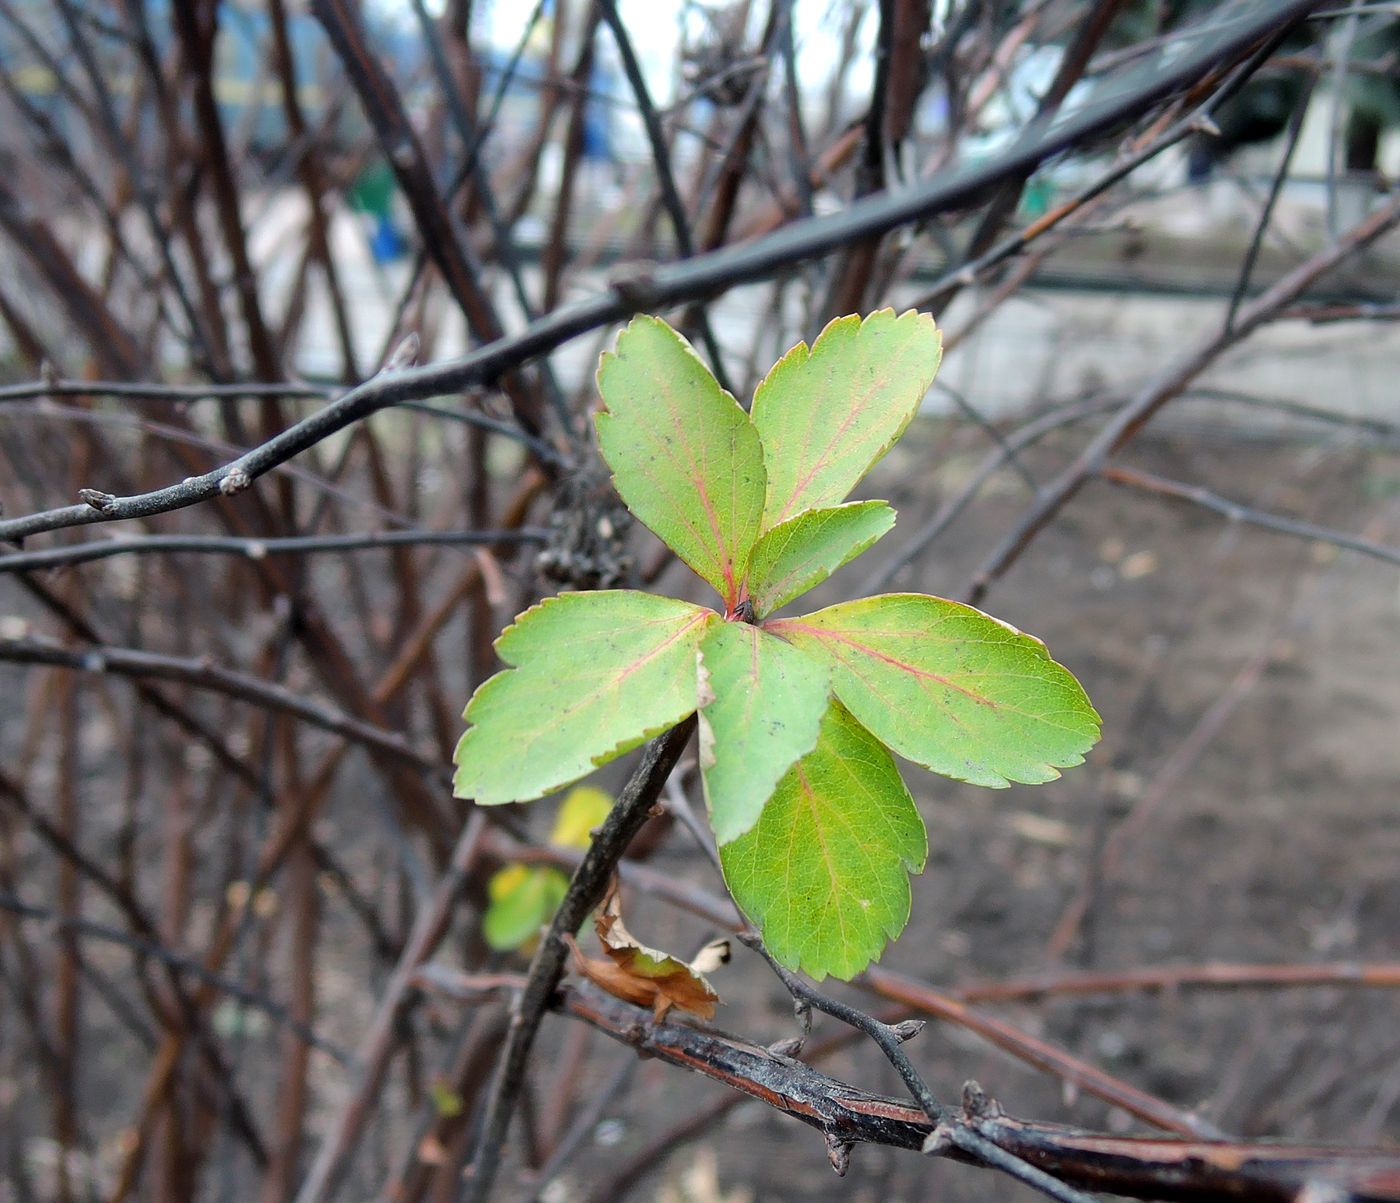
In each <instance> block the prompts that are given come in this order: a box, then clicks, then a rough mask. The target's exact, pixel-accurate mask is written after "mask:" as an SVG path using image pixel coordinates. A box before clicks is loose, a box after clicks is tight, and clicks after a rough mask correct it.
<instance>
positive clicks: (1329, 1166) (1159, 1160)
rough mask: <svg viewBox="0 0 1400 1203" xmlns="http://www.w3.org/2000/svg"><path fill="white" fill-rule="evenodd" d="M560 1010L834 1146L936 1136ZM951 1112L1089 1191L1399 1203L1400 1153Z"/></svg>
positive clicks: (830, 1093)
mask: <svg viewBox="0 0 1400 1203" xmlns="http://www.w3.org/2000/svg"><path fill="white" fill-rule="evenodd" d="M452 976H453V974H452V971H450V970H446V971H442V972H438V973H435V974H434V976H433V983H432V984H433V986H434V987H435V988H437V989H440V990H443V991H444V992H446V993H449V994H450V993H452ZM469 997H470V996H469ZM551 1006H552V1007H553V1009H555V1010H557V1011H559V1012H561V1013H562V1014H565V1015H568V1016H570V1017H571V1018H575V1019H580V1020H582V1021H584V1022H585V1023H588V1024H591V1025H592V1026H593V1027H595V1028H597V1029H598V1030H599V1031H601V1032H604V1033H605V1034H607V1035H608V1036H611V1037H612V1038H613V1039H615V1040H620V1041H622V1042H623V1043H626V1044H629V1045H632V1046H633V1047H634V1048H637V1049H638V1050H640V1051H642V1052H645V1053H648V1054H649V1055H651V1056H653V1057H656V1058H657V1059H658V1060H660V1061H665V1062H667V1063H668V1064H671V1065H676V1066H679V1067H680V1068H683V1069H688V1070H691V1071H693V1072H695V1073H700V1074H703V1075H704V1076H705V1077H707V1078H710V1079H712V1080H714V1081H716V1082H719V1083H721V1084H722V1085H725V1086H729V1087H730V1088H732V1089H734V1090H738V1091H741V1092H743V1093H744V1094H746V1095H748V1096H750V1097H751V1098H755V1099H757V1100H759V1101H760V1102H762V1103H764V1104H766V1105H768V1106H770V1107H774V1108H776V1109H777V1110H779V1111H781V1112H783V1113H784V1114H786V1115H789V1116H792V1117H793V1118H794V1119H798V1120H801V1121H802V1122H803V1123H806V1124H808V1125H810V1126H811V1127H814V1128H816V1129H817V1130H818V1131H820V1132H822V1133H823V1135H824V1136H826V1137H828V1138H829V1140H830V1141H832V1142H834V1143H836V1144H841V1145H846V1146H850V1145H853V1144H856V1143H862V1142H864V1143H870V1144H879V1145H886V1146H889V1147H892V1148H900V1149H920V1148H922V1147H923V1146H924V1144H925V1142H926V1141H927V1140H928V1138H929V1136H930V1135H931V1134H932V1133H933V1132H934V1131H935V1128H936V1125H934V1124H933V1123H931V1122H930V1121H929V1119H928V1117H927V1116H926V1115H925V1114H924V1113H923V1111H922V1109H920V1108H919V1107H917V1106H914V1105H913V1104H911V1103H909V1102H907V1101H905V1100H901V1099H893V1098H888V1097H885V1096H882V1095H875V1094H870V1093H869V1092H867V1091H864V1090H861V1089H859V1088H858V1087H854V1086H850V1085H847V1084H846V1083H844V1082H841V1081H838V1080H836V1079H834V1078H831V1077H828V1076H827V1075H825V1074H823V1073H821V1072H819V1071H818V1070H815V1069H812V1068H811V1067H810V1066H808V1065H804V1064H803V1063H802V1062H800V1061H795V1060H793V1059H792V1058H791V1057H785V1056H782V1055H778V1054H774V1053H772V1052H770V1051H769V1050H768V1049H766V1048H763V1047H762V1046H760V1045H756V1044H753V1043H751V1042H750V1041H747V1040H744V1039H742V1038H740V1037H735V1036H729V1035H726V1034H724V1033H722V1032H717V1031H707V1030H703V1029H700V1028H694V1027H690V1026H687V1025H684V1024H679V1023H655V1022H653V1021H652V1019H651V1017H650V1014H649V1013H648V1012H647V1011H645V1010H643V1009H641V1008H639V1007H634V1006H631V1005H629V1004H627V1003H624V1002H620V1001H618V1000H616V999H613V998H609V997H606V996H605V995H603V994H601V993H600V992H598V991H596V990H593V989H588V988H582V987H581V988H566V989H564V990H562V991H560V992H559V993H558V994H557V996H556V999H555V1001H554V1002H553V1003H552V1004H551ZM951 1115H952V1116H953V1117H954V1118H955V1119H956V1120H958V1121H959V1122H961V1123H962V1124H963V1125H964V1126H965V1127H966V1128H967V1129H969V1130H971V1131H972V1132H973V1133H974V1134H975V1135H977V1136H981V1137H982V1138H983V1139H985V1140H986V1141H989V1142H990V1143H991V1144H993V1145H995V1147H996V1148H998V1149H1000V1150H1002V1151H1003V1152H1005V1153H1008V1154H1010V1155H1011V1156H1012V1157H1015V1158H1017V1159H1018V1160H1019V1161H1021V1162H1023V1163H1027V1164H1029V1165H1031V1166H1034V1167H1036V1168H1038V1169H1041V1170H1043V1171H1045V1172H1046V1173H1048V1174H1051V1175H1053V1176H1054V1177H1055V1178H1056V1180H1058V1181H1061V1182H1068V1183H1072V1184H1073V1185H1074V1186H1077V1187H1082V1188H1089V1189H1095V1190H1102V1191H1109V1192H1112V1193H1115V1194H1123V1195H1132V1196H1135V1197H1139V1198H1152V1199H1182V1200H1199V1201H1200V1203H1207V1201H1210V1203H1216V1201H1218V1200H1220V1199H1222V1198H1231V1199H1238V1200H1245V1201H1251V1203H1252V1201H1256V1200H1257V1201H1259V1203H1296V1201H1297V1200H1298V1199H1299V1198H1301V1197H1302V1196H1301V1195H1300V1193H1299V1192H1300V1191H1302V1190H1303V1189H1304V1188H1305V1187H1306V1186H1308V1185H1310V1184H1313V1185H1317V1186H1327V1187H1332V1188H1335V1189H1336V1190H1338V1191H1339V1192H1341V1193H1342V1195H1343V1196H1344V1197H1346V1198H1348V1199H1355V1200H1371V1201H1375V1203H1395V1201H1396V1200H1400V1154H1397V1153H1395V1152H1393V1151H1390V1150H1385V1149H1347V1148H1338V1147H1329V1146H1325V1145H1290V1144H1282V1143H1274V1142H1264V1143H1258V1144H1249V1143H1237V1142H1232V1141H1206V1140H1164V1139H1160V1138H1143V1137H1131V1136H1106V1135H1100V1134H1097V1133H1093V1132H1086V1131H1084V1130H1082V1129H1077V1128H1072V1127H1065V1126H1063V1125H1059V1124H1038V1123H1034V1122H1031V1121H1026V1120H1021V1119H1016V1118H1013V1117H1011V1116H1008V1115H1005V1114H1003V1113H1002V1112H1001V1109H1000V1108H999V1107H997V1106H996V1104H995V1103H993V1102H990V1101H989V1100H987V1099H986V1098H985V1096H983V1095H982V1094H981V1092H980V1091H979V1090H977V1089H976V1087H975V1086H972V1087H971V1088H970V1089H968V1090H967V1091H966V1092H965V1095H964V1105H963V1107H962V1109H961V1110H960V1111H958V1110H954V1111H952V1112H951ZM967 1143H969V1144H972V1143H974V1142H970V1141H969V1142H967ZM979 1147H980V1146H979ZM936 1151H942V1152H946V1153H947V1155H948V1156H950V1157H951V1158H953V1159H954V1160H958V1161H972V1162H974V1163H980V1162H981V1161H982V1158H981V1157H980V1156H979V1155H978V1154H977V1153H976V1152H973V1151H971V1150H966V1149H962V1148H959V1147H954V1148H951V1149H947V1150H936ZM998 1168H1000V1167H998ZM1073 1197H1076V1198H1077V1197H1081V1196H1078V1195H1076V1196H1073Z"/></svg>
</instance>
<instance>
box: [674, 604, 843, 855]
mask: <svg viewBox="0 0 1400 1203" xmlns="http://www.w3.org/2000/svg"><path fill="white" fill-rule="evenodd" d="M700 674H701V678H700V679H701V688H700V695H701V701H702V703H703V706H702V709H701V711H700V768H701V776H702V779H703V781H704V784H705V800H706V802H707V803H708V804H709V808H710V826H711V827H712V828H713V829H714V833H715V839H716V840H717V841H718V842H719V843H721V844H727V843H729V842H730V841H731V840H734V839H737V838H738V837H739V836H741V835H743V834H744V832H746V831H748V830H749V828H751V827H752V826H753V825H754V824H755V823H756V822H758V815H759V812H760V811H761V810H762V809H763V804H764V803H765V802H766V801H768V798H769V795H771V794H772V792H773V788H774V786H776V785H777V784H778V781H779V779H780V778H781V777H782V776H783V774H784V773H786V772H787V771H788V769H790V768H791V767H792V765H793V763H794V762H795V761H796V760H797V759H798V758H799V757H801V756H805V755H806V754H807V753H808V752H810V751H811V750H812V748H813V747H814V746H816V742H817V729H818V727H819V726H820V725H821V719H822V714H823V713H825V711H826V707H827V697H828V695H829V693H830V686H831V673H830V670H829V669H828V668H827V667H826V666H825V665H824V664H822V663H820V662H819V661H817V660H815V659H813V658H812V657H811V656H809V655H807V654H806V653H805V652H800V651H798V650H797V649H796V648H795V647H792V646H791V645H790V644H787V643H784V642H783V641H782V640H781V639H775V638H774V637H773V636H772V635H769V634H767V633H766V632H764V631H761V630H759V629H758V628H757V627H754V626H749V625H748V624H747V623H741V622H723V623H717V624H715V625H714V626H713V627H712V628H711V629H710V631H709V633H708V634H706V636H705V639H704V642H703V643H701V645H700ZM707 698H708V699H711V700H708V701H706V699H707Z"/></svg>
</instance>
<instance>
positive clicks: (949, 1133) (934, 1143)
mask: <svg viewBox="0 0 1400 1203" xmlns="http://www.w3.org/2000/svg"><path fill="white" fill-rule="evenodd" d="M952 1147H953V1130H952V1129H951V1128H950V1127H949V1126H948V1125H947V1124H939V1125H938V1127H936V1128H935V1129H934V1130H933V1131H932V1132H930V1133H929V1134H928V1135H927V1136H925V1137H924V1143H923V1144H922V1145H921V1146H920V1148H919V1151H920V1152H921V1153H923V1155H924V1156H925V1157H941V1156H943V1154H944V1153H946V1152H947V1151H948V1150H949V1149H951V1148H952Z"/></svg>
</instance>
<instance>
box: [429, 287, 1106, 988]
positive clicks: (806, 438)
mask: <svg viewBox="0 0 1400 1203" xmlns="http://www.w3.org/2000/svg"><path fill="white" fill-rule="evenodd" d="M941 348H942V342H941V337H940V335H939V332H938V330H937V329H936V328H935V326H934V324H933V321H932V320H931V319H930V318H929V317H927V316H926V315H924V314H920V313H917V312H914V311H909V312H907V313H903V314H899V315H896V314H895V313H894V312H893V310H888V309H886V310H881V311H879V312H877V313H873V314H871V315H869V316H868V317H866V318H864V319H862V318H860V317H855V316H852V317H843V318H838V319H836V320H835V321H833V322H832V323H831V324H830V325H828V326H827V328H826V329H825V330H824V331H823V332H822V334H821V336H820V337H819V338H817V340H816V341H815V342H814V343H813V344H812V345H811V347H808V346H807V345H806V344H805V343H799V344H798V345H797V346H796V347H794V348H793V349H792V350H791V351H789V352H788V353H787V354H786V355H785V356H783V358H782V359H781V360H780V361H779V362H778V363H777V364H776V365H775V366H774V367H773V369H772V370H771V371H770V372H769V373H768V375H767V377H766V378H765V379H764V380H763V382H762V383H761V384H760V385H759V386H758V389H757V391H756V392H755V394H754V399H753V406H752V411H751V412H747V413H746V412H745V411H744V409H743V408H742V407H741V406H740V405H739V404H738V402H737V401H736V400H735V399H734V397H733V396H731V395H730V394H729V393H727V392H726V391H725V390H724V389H722V388H721V387H720V386H719V384H718V383H717V382H716V380H715V378H714V376H713V375H712V374H711V373H710V371H709V370H708V369H707V368H706V367H705V365H704V364H703V363H702V362H701V360H700V358H699V356H697V355H696V354H695V352H694V351H693V350H692V348H691V347H690V345H689V343H687V342H686V341H685V340H684V339H683V338H682V337H681V336H680V335H679V334H677V333H676V332H675V331H674V330H672V329H671V327H670V326H668V325H667V324H666V323H665V322H663V321H661V320H660V319H658V318H652V317H638V318H636V319H634V320H633V321H632V322H631V323H630V324H629V325H628V326H627V327H626V329H624V330H623V331H622V333H621V334H620V335H619V336H618V340H617V344H616V348H615V350H613V351H612V352H609V353H606V354H604V355H603V357H602V361H601V364H600V366H599V369H598V390H599V393H600V395H601V397H602V401H603V405H604V407H605V408H604V410H603V411H602V412H600V413H599V414H598V417H597V432H598V445H599V449H600V451H601V453H602V455H603V458H604V459H605V460H606V462H607V464H608V466H609V467H610V468H611V469H612V473H613V481H614V484H615V486H616V488H617V491H618V494H619V495H620V496H621V498H622V500H623V501H624V502H625V503H626V505H627V507H628V508H629V509H630V510H631V511H632V512H633V513H634V514H635V515H636V516H637V517H638V518H639V519H640V520H641V521H642V522H643V523H645V524H646V525H647V526H648V527H649V528H650V529H651V530H652V531H653V532H654V533H655V534H656V535H657V536H659V537H660V538H661V539H662V540H663V541H664V542H665V543H666V544H667V545H668V546H669V547H671V548H672V550H674V551H675V553H676V554H677V555H678V556H679V557H680V558H681V559H682V560H683V561H684V562H685V563H686V564H687V565H689V566H690V568H692V569H693V570H694V571H695V573H696V574H697V575H698V576H700V577H701V578H702V579H703V580H705V581H707V582H708V583H709V584H710V585H711V586H712V587H713V588H714V589H715V591H716V592H717V593H718V594H719V596H720V598H721V600H722V603H723V604H722V607H720V608H718V609H710V608H707V607H704V606H697V605H692V604H691V603H688V602H682V601H676V600H673V599H671V598H664V597H656V596H653V595H651V594H646V593H639V592H634V591H631V590H611V591H600V592H592V593H570V594H564V595H562V596H559V597H554V598H550V599H548V600H547V601H544V602H542V603H541V604H539V605H537V606H535V607H533V608H531V609H530V610H527V611H526V612H525V613H524V614H522V615H520V616H519V617H518V618H517V619H516V620H515V623H514V624H513V625H512V626H510V627H509V628H507V630H506V631H505V632H504V634H502V636H501V637H500V639H499V640H498V641H497V644H496V648H497V651H498V652H499V653H500V656H501V659H502V660H503V661H504V662H505V664H506V665H507V668H506V669H505V670H504V671H502V672H500V673H498V674H497V675H496V676H494V677H492V678H491V679H490V680H488V681H486V682H485V683H484V684H483V685H482V686H481V687H480V688H479V689H478V690H477V691H476V694H475V695H474V696H473V697H472V699H471V701H470V702H469V703H468V705H467V709H466V714H465V717H466V719H467V721H468V723H469V724H470V725H469V726H468V728H467V731H466V733H465V734H464V735H463V736H462V739H461V742H460V743H459V744H458V747H457V754H456V764H457V771H456V777H455V788H456V792H457V793H458V794H459V795H460V796H462V797H470V798H475V799H476V800H477V801H478V802H481V803H487V804H491V803H500V802H516V801H527V800H529V799H532V798H538V797H542V796H543V795H545V794H548V793H551V792H553V791H554V790H557V789H560V788H562V787H563V786H565V785H568V784H570V783H571V782H573V781H576V780H578V779H579V778H580V777H582V776H584V775H586V774H587V773H589V772H591V771H592V770H593V769H594V768H595V767H597V766H599V765H602V764H606V763H607V762H608V761H610V760H613V759H614V758H616V757H618V756H620V755H622V754H623V753H624V752H626V751H628V750H629V749H631V748H635V747H636V746H638V745H639V744H641V743H642V742H643V741H644V740H646V739H649V738H650V737H652V736H653V735H656V734H658V733H659V732H661V731H664V730H666V729H667V728H669V727H671V726H673V725H674V724H676V723H678V722H680V721H681V720H682V719H684V718H686V717H688V716H689V715H691V714H694V713H696V712H697V711H698V715H699V729H700V766H701V774H702V779H703V783H704V791H705V798H706V802H707V804H708V807H709V814H710V823H711V825H712V827H713V829H714V832H715V838H716V841H717V843H718V844H719V849H720V859H721V863H722V865H723V867H724V873H725V879H726V882H727V884H728V886H729V889H730V891H731V893H732V894H733V895H734V898H735V900H736V901H737V902H738V904H739V906H740V907H741V908H742V909H743V910H744V912H745V913H746V914H747V915H748V916H749V917H750V918H751V919H752V920H753V921H754V922H755V923H756V924H757V925H758V927H759V928H760V930H761V931H762V932H763V937H764V940H765V942H766V944H767V945H768V948H769V949H770V951H771V952H772V953H773V955H774V956H775V957H776V958H777V959H778V960H779V961H781V962H782V963H783V964H785V965H787V966H789V967H791V968H800V969H803V970H805V971H806V972H808V973H810V974H812V975H813V976H815V977H818V978H821V977H824V976H825V975H826V974H835V975H836V976H838V977H843V978H849V977H852V976H854V975H855V974H856V973H859V972H860V971H861V970H862V969H864V968H865V967H866V966H867V965H868V964H869V963H870V962H871V961H872V960H874V959H876V958H877V957H879V955H880V954H881V952H882V951H883V949H884V947H885V944H886V942H887V941H888V940H890V939H893V938H894V937H895V936H897V935H898V934H899V932H900V931H901V930H902V929H903V927H904V925H905V923H906V922H907V921H908V918H909V908H910V892H909V874H911V873H916V872H918V871H920V870H921V869H922V868H923V865H924V862H925V860H926V857H927V851H928V843H927V836H926V834H925V831H924V825H923V821H922V820H921V819H920V817H919V814H918V811H917V810H916V809H915V807H914V803H913V799H912V798H911V797H910V795H909V791H908V789H907V788H906V787H905V785H904V782H903V780H902V779H901V777H900V774H899V769H898V766H897V765H896V763H895V760H894V755H893V754H897V755H899V756H901V757H903V758H905V759H907V760H911V761H913V762H914V763H916V764H919V765H922V766H924V767H925V768H928V769H932V770H933V771H934V772H937V773H942V774H944V775H945V776H948V777H953V778H956V779H958V780H960V781H968V782H972V783H975V784H977V785H985V786H991V787H994V788H1000V787H1004V786H1006V785H1009V784H1010V783H1012V782H1024V783H1038V782H1044V781H1049V780H1051V779H1053V778H1055V777H1057V776H1059V772H1058V770H1059V769H1062V768H1066V767H1069V766H1071V765H1075V764H1079V763H1080V762H1081V761H1082V760H1083V758H1084V754H1085V752H1087V751H1088V749H1089V748H1090V747H1092V746H1093V744H1094V743H1095V742H1096V740H1097V739H1098V735H1099V718H1098V715H1097V714H1096V713H1095V712H1094V709H1093V707H1092V706H1091V705H1090V704H1089V700H1088V698H1087V697H1086V696H1085V694H1084V691H1083V689H1082V688H1081V687H1080V685H1079V683H1078V682H1077V681H1076V680H1075V679H1074V677H1073V676H1072V675H1071V674H1070V673H1069V672H1068V671H1067V670H1066V669H1064V668H1063V667H1061V666H1060V665H1059V664H1057V663H1055V661H1053V660H1051V659H1050V656H1049V654H1048V653H1047V651H1046V650H1045V646H1044V645H1043V644H1042V643H1041V642H1040V641H1039V640H1037V639H1034V638H1032V637H1031V636H1029V635H1025V634H1022V633H1021V632H1020V631H1017V630H1015V629H1014V628H1012V627H1010V626H1008V625H1006V624H1005V623H1003V622H1000V621H999V620H997V619H995V618H992V617H990V616H989V615H987V614H983V613H982V612H980V611H978V610H975V609H973V608H971V607H970V606H964V605H960V604H958V603H957V602H952V601H947V600H945V599H943V598H937V597H928V596H925V595H923V594H893V595H887V596H882V597H871V598H865V599H863V600H860V601H853V602H846V603H842V604H839V605H835V606H829V607H827V608H826V609H824V610H818V611H816V612H815V613H812V614H807V615H803V616H799V617H777V616H775V612H776V611H778V610H779V609H780V608H781V607H783V606H785V605H787V604H788V603H789V602H791V601H794V600H795V599H796V598H798V597H800V596H801V595H802V594H803V593H805V592H806V591H807V590H809V589H811V588H812V587H813V586H815V585H817V584H820V583H821V582H822V581H824V580H825V579H826V578H827V577H829V576H830V575H831V574H832V573H833V572H835V571H836V570H837V569H839V568H840V567H842V566H843V565H844V564H846V563H848V562H850V561H851V560H852V559H853V558H854V557H855V556H857V555H859V554H860V553H861V552H863V551H865V550H866V549H867V548H868V547H870V546H871V545H872V544H873V543H875V542H876V541H877V540H878V539H880V538H881V537H882V536H883V535H885V534H886V533H887V532H888V531H889V530H890V528H891V527H892V526H893V525H894V518H895V515H894V511H893V510H892V509H891V508H890V507H889V506H888V505H887V504H885V503H884V502H883V501H860V502H848V501H847V500H846V498H847V496H848V495H849V494H850V491H851V490H852V489H853V488H854V487H855V485H856V484H857V483H858V482H859V481H860V480H861V478H862V477H864V476H865V474H866V473H867V472H869V471H870V469H871V468H872V467H873V466H874V465H875V464H876V463H877V462H878V461H879V460H880V458H881V457H882V456H883V455H884V454H885V453H886V452H887V451H888V450H889V449H890V448H891V447H892V446H893V445H894V443H895V442H896V441H897V440H898V438H899V437H900V435H901V434H903V432H904V430H905V428H906V427H907V426H908V425H909V422H910V421H911V419H912V418H913V416H914V414H915V412H916V411H917V410H918V407H919V404H920V403H921V402H922V400H923V398H924V396H925V394H926V393H927V392H928V389H929V386H930V385H931V384H932V382H933V378H934V375H935V373H936V372H937V370H938V365H939V361H940V358H941Z"/></svg>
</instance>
